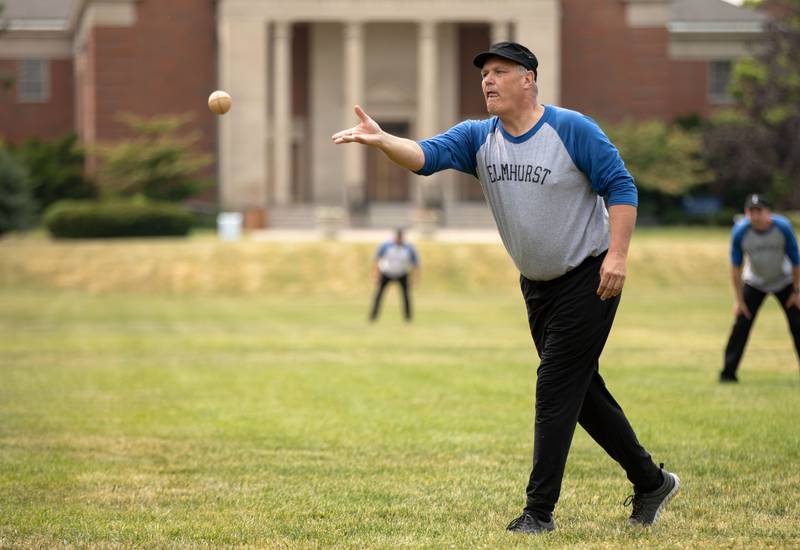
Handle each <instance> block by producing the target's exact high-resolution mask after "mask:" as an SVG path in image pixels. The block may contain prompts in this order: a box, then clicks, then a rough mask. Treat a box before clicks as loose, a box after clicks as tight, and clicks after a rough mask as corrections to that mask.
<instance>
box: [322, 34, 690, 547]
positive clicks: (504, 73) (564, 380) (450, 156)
mask: <svg viewBox="0 0 800 550" xmlns="http://www.w3.org/2000/svg"><path fill="white" fill-rule="evenodd" d="M474 64H475V66H476V67H478V68H479V69H480V71H481V83H482V88H483V95H484V98H485V100H486V108H487V110H488V111H489V114H491V115H492V117H491V118H489V119H486V120H480V121H475V120H468V121H465V122H462V123H460V124H458V125H456V126H454V127H453V128H451V129H450V130H448V131H447V132H445V133H444V134H441V135H439V136H436V137H434V138H431V139H427V140H424V141H421V142H419V143H417V142H414V141H411V140H408V139H403V138H399V137H397V136H392V135H390V134H387V133H385V132H383V131H382V130H381V128H380V127H379V126H378V125H377V124H376V123H375V121H373V120H372V119H371V118H370V117H369V116H367V114H366V113H364V111H363V110H362V109H361V108H360V107H358V106H357V107H356V109H355V110H356V114H357V115H358V117H359V118H360V119H361V122H360V123H359V124H358V125H357V126H354V127H353V128H350V129H348V130H343V131H341V132H338V133H337V134H334V136H333V141H334V143H352V142H355V143H362V144H366V145H370V146H373V147H377V148H379V149H380V150H382V151H383V152H384V153H385V154H386V155H387V156H388V157H389V158H390V159H391V160H392V161H394V162H396V163H397V164H399V165H401V166H404V167H406V168H408V169H409V170H413V171H415V172H416V173H418V174H421V175H429V174H432V173H434V172H438V171H440V170H445V169H447V168H455V169H456V170H460V171H462V172H466V173H468V174H472V175H473V176H475V177H477V178H478V179H479V180H480V183H481V186H482V187H483V191H484V194H485V196H486V199H487V201H488V203H489V207H490V208H491V211H492V214H493V216H494V219H495V221H496V222H497V227H498V229H499V232H500V236H501V238H502V240H503V244H504V245H505V247H506V249H507V250H508V252H509V254H510V255H511V258H512V259H513V261H514V263H515V265H516V266H517V268H518V269H519V271H520V273H521V276H520V286H521V288H522V295H523V298H524V300H525V305H526V307H527V311H528V322H529V324H530V329H531V335H532V337H533V341H534V344H535V346H536V350H537V352H538V354H539V357H540V359H541V362H540V364H539V369H538V371H537V374H538V378H537V381H536V420H535V431H534V447H533V469H532V471H531V474H530V480H529V482H528V486H527V490H526V493H527V502H526V505H525V508H524V510H523V513H522V515H520V516H519V517H518V518H516V519H515V520H514V521H512V522H511V523H510V524H509V525H508V530H509V531H513V532H518V533H543V532H546V531H552V530H553V529H554V528H555V524H554V522H553V519H552V512H553V509H554V508H555V505H556V502H557V501H558V497H559V493H560V491H561V480H562V477H563V475H564V467H565V465H566V461H567V454H568V452H569V447H570V444H571V442H572V436H573V433H574V431H575V425H576V423H580V424H581V426H583V428H584V429H585V430H586V431H587V432H588V433H589V435H591V436H592V438H594V440H595V441H597V443H598V444H599V445H600V446H601V447H602V448H603V449H604V450H605V451H606V452H607V453H608V454H609V455H610V456H611V457H612V458H613V459H614V460H616V461H617V462H618V463H619V464H620V466H622V468H623V469H624V470H625V472H626V474H627V476H628V479H629V480H630V481H631V483H633V487H634V495H633V497H632V498H631V502H632V504H633V512H632V514H631V516H630V519H629V520H628V521H629V523H631V524H638V525H650V524H652V523H654V522H655V521H656V520H657V519H658V516H659V513H660V512H661V510H662V508H663V506H664V505H665V504H666V503H667V502H668V501H669V500H670V499H671V498H672V497H673V496H674V495H675V493H677V491H678V488H679V486H680V481H679V479H678V477H677V476H676V475H675V474H672V473H669V472H667V471H665V470H663V469H661V468H659V467H658V466H656V465H655V464H654V463H653V461H652V459H651V458H650V455H649V454H648V452H647V451H646V450H645V449H644V448H643V447H642V446H641V445H640V444H639V441H638V440H637V438H636V434H635V433H634V431H633V429H632V428H631V426H630V424H629V423H628V420H627V418H626V417H625V414H624V413H623V411H622V409H621V408H620V406H619V405H618V404H617V402H616V401H615V400H614V398H613V397H612V396H611V393H610V392H609V391H608V389H607V388H606V386H605V383H604V382H603V379H602V378H601V376H600V373H599V370H598V369H599V363H598V361H599V358H600V354H601V352H602V351H603V346H604V345H605V342H606V339H607V338H608V334H609V332H610V330H611V325H612V323H613V320H614V315H615V313H616V310H617V305H618V304H619V299H620V293H621V292H622V287H623V285H624V283H625V275H626V261H627V255H628V245H629V242H630V238H631V233H632V232H633V228H634V225H635V223H636V205H637V192H636V187H635V185H634V183H633V178H632V177H631V175H630V174H629V173H628V171H627V170H626V169H625V165H624V164H623V162H622V160H621V158H620V156H619V153H618V152H617V150H616V148H615V147H614V146H613V145H612V144H611V143H610V142H609V140H608V138H607V137H606V136H605V134H604V133H603V132H602V130H600V128H599V127H598V126H597V125H596V124H595V123H594V122H593V121H592V120H591V119H589V118H587V117H585V116H583V115H581V114H580V113H576V112H574V111H569V110H566V109H562V108H559V107H555V106H551V105H542V104H539V103H538V88H537V84H536V79H537V71H538V61H537V59H536V56H534V55H533V54H532V53H531V52H530V50H528V49H527V48H526V47H524V46H522V45H520V44H517V43H514V42H499V43H497V44H494V45H492V46H491V47H490V48H489V50H488V51H485V52H482V53H480V54H478V55H477V56H476V57H475V59H474ZM603 197H606V198H607V200H608V205H609V208H608V210H607V209H606V206H605V203H604V201H603Z"/></svg>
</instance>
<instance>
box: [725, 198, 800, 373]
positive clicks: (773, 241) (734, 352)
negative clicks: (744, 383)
mask: <svg viewBox="0 0 800 550" xmlns="http://www.w3.org/2000/svg"><path fill="white" fill-rule="evenodd" d="M744 213H745V218H744V219H743V220H742V221H741V222H739V223H738V224H736V226H735V227H734V228H733V237H732V239H731V273H732V278H733V291H734V294H735V296H736V303H735V305H734V316H735V317H736V320H735V321H734V323H733V329H732V330H731V336H730V338H729V339H728V345H727V347H726V348H725V366H724V368H723V369H722V372H721V373H720V375H719V380H720V382H738V381H739V379H738V378H737V377H736V369H738V368H739V362H740V361H741V360H742V354H743V353H744V346H745V344H747V337H748V336H749V335H750V329H751V328H752V326H753V321H754V320H755V317H756V313H758V309H759V308H760V307H761V304H762V302H763V301H764V298H765V297H766V296H767V294H774V295H775V297H776V298H777V299H778V302H780V304H781V307H782V308H783V311H784V312H785V313H786V319H787V320H788V321H789V330H790V331H791V333H792V336H793V337H794V346H795V349H796V350H797V354H798V356H800V254H798V251H797V238H796V237H795V235H794V231H792V226H791V224H790V223H789V220H787V219H786V218H784V217H783V216H776V215H775V214H773V213H772V208H771V206H770V204H769V203H768V202H767V201H766V200H765V199H764V197H762V196H761V195H750V196H749V197H748V198H747V201H746V202H745V205H744ZM745 255H746V256H747V264H746V265H745V266H744V267H743V266H742V264H743V263H744V258H745Z"/></svg>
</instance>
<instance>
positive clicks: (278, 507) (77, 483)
mask: <svg viewBox="0 0 800 550" xmlns="http://www.w3.org/2000/svg"><path fill="white" fill-rule="evenodd" d="M420 252H421V256H422V260H423V262H424V272H423V277H422V284H421V286H420V288H419V289H418V291H417V293H416V295H415V299H416V300H415V302H416V313H417V318H416V321H415V322H414V323H413V324H412V325H406V324H405V323H403V322H402V321H401V316H400V306H399V296H398V295H397V292H396V290H394V289H392V290H391V291H389V293H388V295H387V296H386V300H385V302H384V310H383V316H382V319H381V320H380V322H379V323H378V324H376V325H372V326H371V325H369V324H368V323H367V322H366V314H367V309H368V305H369V299H370V294H371V290H372V289H371V286H370V285H369V282H368V281H367V273H368V271H369V260H370V257H371V254H372V246H368V245H365V244H348V243H332V244H326V245H322V244H314V243H305V244H289V243H285V244H276V243H257V242H241V243H235V244H231V243H225V244H220V243H217V242H215V241H213V240H212V239H210V238H199V239H197V238H196V239H190V240H187V241H170V240H167V241H152V242H149V241H132V242H125V241H110V242H102V243H89V242H78V243H51V242H48V241H47V240H45V239H43V238H39V237H36V238H26V239H20V238H16V239H6V240H5V241H1V242H0V331H1V333H2V338H0V547H11V548H27V547H42V548H51V547H62V546H66V547H94V546H100V547H116V546H118V547H133V546H136V547H147V548H150V547H215V548H216V547H222V546H247V547H266V548H316V547H320V548H322V547H339V548H397V547H412V548H446V547H452V548H515V547H519V548H523V547H531V546H534V547H545V546H546V547H556V548H558V547H575V546H577V547H592V548H595V547H597V548H603V547H605V548H618V547H629V548H632V547H637V548H676V547H680V548H710V547H741V548H754V547H783V548H796V547H798V546H800V499H798V495H800V468H798V464H800V430H798V428H797V426H798V418H800V395H799V394H800V375H799V374H798V366H797V364H798V362H797V358H796V357H795V355H794V351H793V349H792V346H791V343H790V338H789V334H788V331H787V329H786V324H785V320H784V318H783V316H782V314H781V313H780V311H779V310H778V308H777V307H776V305H775V304H774V303H773V301H770V302H769V303H767V304H765V306H764V308H763V310H762V312H761V313H760V315H759V320H758V322H757V324H756V327H755V330H754V332H753V334H752V336H751V342H750V345H749V348H748V352H747V354H746V356H745V360H744V362H743V365H742V369H741V372H740V379H741V380H742V382H741V383H740V384H739V385H737V386H730V385H725V386H720V385H719V384H718V383H717V382H716V376H717V372H718V370H719V368H720V361H721V355H722V348H723V346H724V343H725V339H726V337H727V331H728V329H729V324H730V322H731V320H732V319H731V293H730V290H729V283H728V268H727V263H726V253H727V233H726V232H721V231H710V230H704V231H701V230H694V231H689V230H671V231H663V230H658V231H640V232H639V233H637V235H636V237H635V240H634V244H633V248H632V252H631V254H632V256H631V260H630V263H629V281H628V285H627V287H626V291H625V293H624V297H623V301H622V305H621V307H620V310H619V313H618V315H617V322H616V324H615V328H614V331H613V332H612V336H611V338H610V340H609V342H608V345H607V346H606V351H605V353H604V356H603V361H602V363H601V371H602V372H603V374H604V377H605V378H606V381H607V383H608V385H609V386H610V388H611V389H612V391H613V392H614V394H615V396H616V397H617V399H618V400H619V401H620V402H621V404H622V405H623V407H624V408H625V410H626V412H627V414H628V416H629V418H630V419H631V421H632V423H633V425H634V428H635V429H636V430H637V432H638V435H639V438H640V440H641V441H642V442H643V443H644V444H645V446H646V447H647V448H648V449H649V450H650V451H651V453H652V454H653V456H654V458H655V460H656V461H659V462H660V461H663V462H665V463H666V466H667V467H668V468H669V469H671V470H672V471H675V472H677V473H678V474H679V475H680V476H681V479H682V480H683V483H684V485H683V491H682V493H681V494H680V495H679V496H678V498H677V499H676V500H675V501H673V503H672V504H671V505H670V506H669V507H668V508H667V510H666V512H665V513H664V514H663V516H662V522H661V523H660V524H659V525H657V526H656V527H654V528H652V529H649V530H642V529H632V528H628V527H626V526H625V519H626V518H627V515H628V514H629V513H630V509H629V508H624V507H623V506H622V503H623V501H624V500H625V497H626V496H627V495H628V494H629V492H630V487H629V486H628V484H627V482H626V480H625V476H624V473H623V472H622V471H621V469H619V467H618V466H617V465H616V464H614V463H613V462H612V461H611V460H610V459H609V458H608V457H607V456H606V455H605V454H604V453H603V451H602V450H601V449H600V448H599V447H598V446H597V445H596V444H594V442H592V441H591V439H590V438H589V437H588V436H587V435H586V434H585V433H584V432H583V431H582V430H581V429H580V428H579V429H578V431H577V432H576V435H575V440H574V443H573V447H572V451H571V454H570V458H569V462H568V465H567V472H566V475H565V479H564V485H563V490H562V497H561V501H560V503H559V506H558V508H557V510H556V515H555V520H556V523H557V526H558V528H557V531H556V532H554V533H552V534H549V535H546V536H543V537H540V538H531V537H524V536H515V535H510V534H507V533H506V532H504V528H505V525H506V524H507V523H508V521H510V520H511V519H512V518H513V517H515V516H516V515H518V513H519V511H520V509H521V506H522V505H523V501H524V485H525V482H526V480H527V475H528V472H529V468H530V460H531V459H530V455H531V446H532V422H533V388H534V384H535V369H536V365H537V359H536V355H535V352H534V350H533V345H532V343H531V341H530V336H529V333H528V329H527V326H526V320H525V314H524V310H523V304H522V301H521V299H520V297H519V295H518V288H517V281H516V274H515V271H514V269H513V266H512V265H511V263H510V261H509V260H508V259H507V258H506V256H505V253H504V252H503V250H502V249H501V248H500V246H499V245H497V246H496V245H459V246H456V245H445V244H437V243H422V244H421V245H420Z"/></svg>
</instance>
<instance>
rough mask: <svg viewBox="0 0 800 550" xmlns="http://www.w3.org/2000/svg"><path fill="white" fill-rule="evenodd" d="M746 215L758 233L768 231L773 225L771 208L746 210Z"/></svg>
mask: <svg viewBox="0 0 800 550" xmlns="http://www.w3.org/2000/svg"><path fill="white" fill-rule="evenodd" d="M744 213H745V215H746V216H747V219H749V220H750V223H751V224H752V226H753V228H754V229H755V230H756V231H766V230H767V229H769V228H770V226H771V225H772V220H771V219H770V216H771V215H772V210H770V209H769V208H745V210H744Z"/></svg>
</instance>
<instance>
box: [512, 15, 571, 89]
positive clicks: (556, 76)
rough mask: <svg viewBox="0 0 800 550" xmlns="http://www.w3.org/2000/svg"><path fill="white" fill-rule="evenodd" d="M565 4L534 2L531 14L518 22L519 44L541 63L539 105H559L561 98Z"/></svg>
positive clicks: (517, 37)
mask: <svg viewBox="0 0 800 550" xmlns="http://www.w3.org/2000/svg"><path fill="white" fill-rule="evenodd" d="M560 5H561V3H560V2H559V1H558V0H538V1H533V0H532V1H531V2H530V4H529V6H530V7H529V8H528V13H527V14H524V15H522V16H520V17H519V18H517V19H516V40H517V42H519V43H520V44H525V45H526V46H527V47H528V48H530V49H531V51H532V52H533V53H534V54H536V58H537V59H538V60H539V71H538V75H539V78H538V81H537V83H538V85H539V103H554V104H558V102H559V100H560V96H561V85H560V83H561V6H560Z"/></svg>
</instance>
